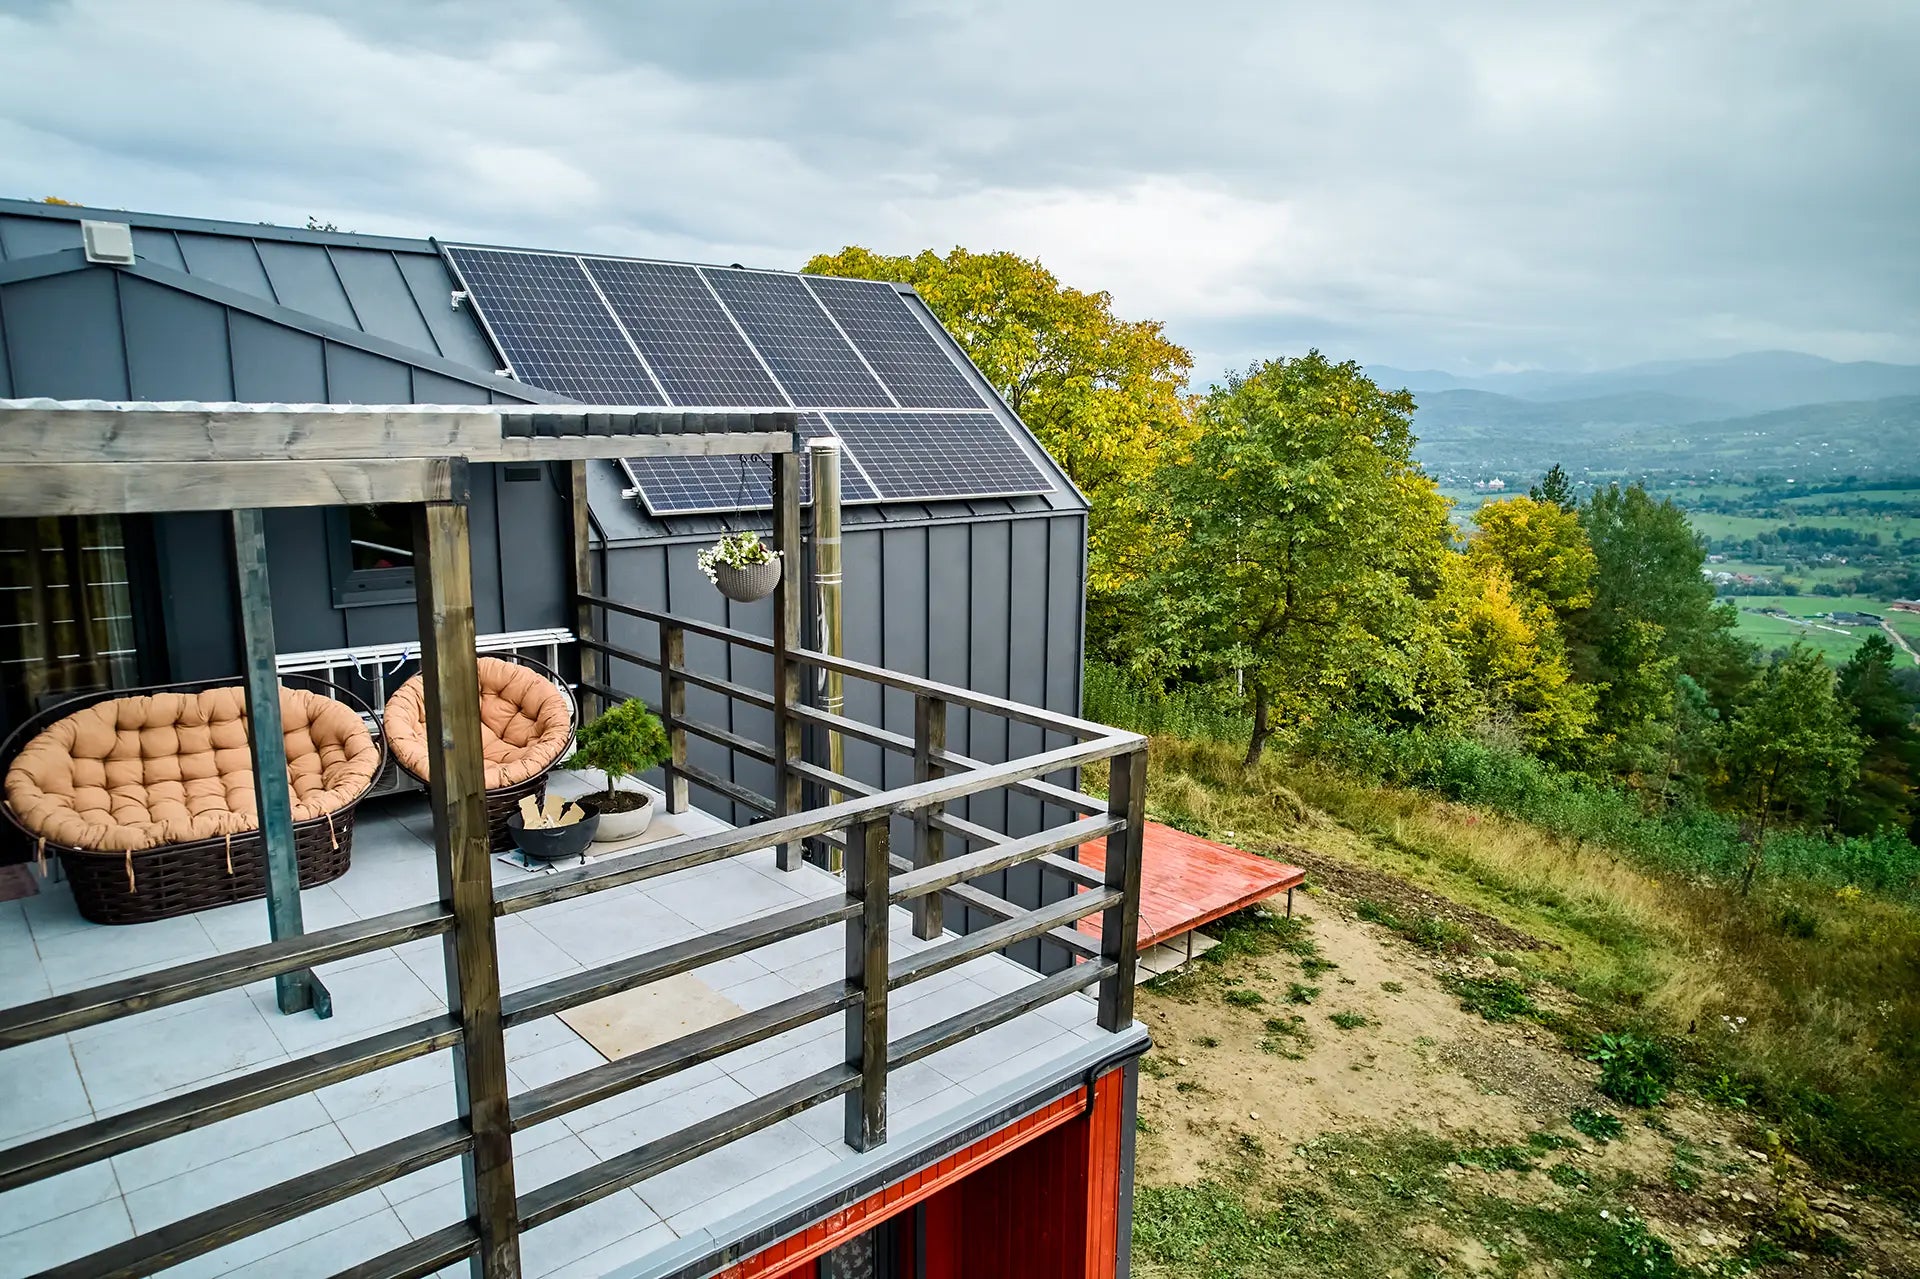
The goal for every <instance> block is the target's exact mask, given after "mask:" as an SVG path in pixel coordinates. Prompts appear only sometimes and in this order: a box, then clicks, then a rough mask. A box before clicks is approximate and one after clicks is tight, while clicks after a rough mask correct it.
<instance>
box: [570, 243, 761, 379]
mask: <svg viewBox="0 0 1920 1279" xmlns="http://www.w3.org/2000/svg"><path fill="white" fill-rule="evenodd" d="M583 261H584V262H585V263H586V267H587V270H588V272H589V273H590V274H591V275H592V276H593V279H594V282H595V283H596V284H598V285H599V286H600V291H601V292H602V293H604V294H606V297H607V303H608V304H609V305H610V306H612V308H613V313H614V314H615V315H616V316H618V317H619V319H620V324H621V326H622V327H623V328H625V329H626V331H627V332H628V333H629V334H630V335H632V337H633V342H634V345H635V346H637V347H639V348H640V353H641V354H642V355H644V356H646V357H647V365H648V367H649V368H651V369H652V370H653V373H654V376H655V377H657V378H659V379H660V385H661V386H663V387H664V388H666V392H667V398H668V400H669V402H671V403H674V404H695V405H701V406H718V405H723V404H729V405H760V406H765V405H769V404H786V403H787V402H788V401H787V397H786V396H784V395H782V394H781V393H780V388H779V387H778V386H777V385H775V384H774V381H773V379H772V378H770V377H768V376H767V371H766V369H765V368H763V367H762V366H761V364H760V361H759V360H757V359H755V358H754V354H753V348H751V347H749V346H748V345H747V342H746V339H745V338H743V337H741V336H740V331H739V330H738V329H736V328H734V326H733V321H732V320H731V319H729V318H728V317H727V313H726V311H725V310H724V309H723V308H722V307H721V305H720V302H719V300H718V299H717V298H715V297H714V295H713V291H712V290H711V289H709V288H708V287H707V285H706V281H705V280H703V279H701V278H700V273H699V272H698V271H696V270H695V269H694V268H692V267H690V266H672V265H669V264H667V263H665V262H634V261H630V260H627V259H624V258H585V259H583Z"/></svg>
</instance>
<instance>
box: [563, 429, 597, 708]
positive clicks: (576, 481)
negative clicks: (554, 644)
mask: <svg viewBox="0 0 1920 1279" xmlns="http://www.w3.org/2000/svg"><path fill="white" fill-rule="evenodd" d="M567 515H568V517H569V520H568V523H569V527H570V528H571V530H572V535H571V538H570V541H571V543H572V548H573V560H572V568H571V572H570V574H569V579H568V582H567V585H568V588H569V589H570V590H571V591H572V593H573V603H574V612H573V633H574V634H575V635H576V636H578V637H579V638H580V639H602V640H603V639H605V638H606V637H605V636H604V635H600V634H598V633H597V632H596V630H595V628H594V624H593V622H594V617H593V605H591V604H588V603H587V602H586V601H585V600H583V599H581V598H580V597H581V596H583V595H591V594H594V593H595V592H594V589H593V521H592V512H591V511H590V510H589V508H588V506H587V464H586V463H585V462H584V461H580V460H578V459H576V460H574V461H572V462H569V463H567ZM577 651H578V653H579V655H580V679H581V680H582V681H583V682H585V681H592V682H593V683H596V684H604V683H606V680H604V679H602V678H601V677H600V676H601V667H602V665H603V659H602V658H601V656H600V654H598V653H596V652H594V651H593V650H592V649H590V648H588V647H586V646H585V645H584V644H582V645H580V646H579V647H578V649H577ZM600 701H601V698H600V695H599V694H598V693H591V692H588V691H587V690H586V689H584V688H583V689H581V690H580V719H581V721H582V722H583V723H584V722H585V721H586V720H589V719H591V718H593V716H595V715H597V714H598V713H599V712H600V711H602V710H604V709H606V708H605V707H603V706H602V705H601V704H600Z"/></svg>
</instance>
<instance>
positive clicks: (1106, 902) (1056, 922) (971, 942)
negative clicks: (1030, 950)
mask: <svg viewBox="0 0 1920 1279" xmlns="http://www.w3.org/2000/svg"><path fill="white" fill-rule="evenodd" d="M1120 898H1121V893H1120V890H1119V889H1117V888H1103V889H1100V890H1098V891H1096V892H1091V893H1075V894H1073V895H1072V896H1071V897H1063V898H1061V899H1060V900H1059V901H1057V902H1054V903H1053V904H1052V905H1049V906H1042V907H1040V908H1038V909H1036V910H1030V911H1026V912H1024V913H1023V914H1019V915H1015V916H1013V917H1012V918H1011V919H1004V920H1001V921H1000V922H999V923H997V924H990V925H988V926H987V927H985V928H979V929H975V930H974V931H973V932H970V933H967V934H965V935H963V936H960V937H955V938H953V939H952V940H951V941H943V942H940V943H939V944H938V945H934V946H929V947H928V948H927V949H925V950H923V951H921V952H919V953H918V954H915V955H910V956H908V957H907V958H905V959H903V960H901V961H899V962H897V963H895V964H894V965H893V966H892V968H891V969H890V970H889V972H888V973H887V986H888V987H889V988H890V989H894V990H897V989H899V988H900V987H902V986H906V985H910V984H911V983H913V982H916V981H919V980H920V979H921V978H923V977H931V976H933V975H934V974H935V973H939V972H945V971H946V970H947V969H949V968H953V967H956V966H958V965H960V964H964V963H967V962H968V961H969V960H974V959H978V958H980V957H981V956H982V955H991V954H993V953H994V952H995V951H1000V950H1005V949H1006V948H1007V947H1008V946H1011V945H1013V944H1014V943H1015V942H1023V941H1025V940H1027V939H1028V938H1029V937H1038V936H1039V935H1040V934H1041V933H1045V932H1051V931H1052V930H1054V929H1056V928H1060V927H1063V926H1065V925H1067V924H1071V923H1073V922H1075V921H1076V920H1080V919H1085V918H1086V917H1087V916H1088V915H1091V914H1093V913H1094V912H1095V911H1101V910H1105V909H1106V908H1107V907H1109V906H1111V905H1113V904H1114V903H1115V902H1117V901H1119V900H1120Z"/></svg>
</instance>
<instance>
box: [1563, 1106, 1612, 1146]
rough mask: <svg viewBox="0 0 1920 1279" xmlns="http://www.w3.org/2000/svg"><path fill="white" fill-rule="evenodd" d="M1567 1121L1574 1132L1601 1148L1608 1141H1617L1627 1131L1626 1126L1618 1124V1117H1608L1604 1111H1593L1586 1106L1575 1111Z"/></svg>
mask: <svg viewBox="0 0 1920 1279" xmlns="http://www.w3.org/2000/svg"><path fill="white" fill-rule="evenodd" d="M1567 1120H1568V1122H1569V1123H1571V1124H1572V1125H1573V1130H1574V1131H1575V1132H1577V1133H1579V1134H1580V1135H1581V1136H1582V1137H1586V1138H1588V1139H1589V1140H1592V1141H1597V1142H1599V1143H1600V1144H1601V1145H1603V1146H1604V1145H1606V1144H1607V1143H1608V1142H1610V1141H1617V1140H1619V1137H1620V1134H1621V1133H1623V1132H1625V1131H1626V1130H1627V1126H1626V1125H1625V1124H1623V1123H1621V1122H1620V1116H1618V1115H1609V1114H1608V1113H1607V1112H1606V1111H1604V1110H1593V1109H1590V1108H1589V1107H1586V1106H1581V1107H1579V1108H1578V1109H1576V1110H1575V1111H1574V1112H1573V1113H1572V1114H1571V1115H1569V1116H1568V1117H1567Z"/></svg>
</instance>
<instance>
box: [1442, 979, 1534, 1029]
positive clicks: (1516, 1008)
mask: <svg viewBox="0 0 1920 1279" xmlns="http://www.w3.org/2000/svg"><path fill="white" fill-rule="evenodd" d="M1447 988H1448V989H1449V990H1451V991H1452V992H1453V994H1454V997H1455V998H1456V999H1458V1000H1459V1001H1460V1007H1462V1008H1464V1009H1465V1010H1466V1011H1468V1012H1470V1013H1479V1014H1480V1015H1481V1016H1482V1017H1484V1018H1486V1019H1487V1020H1488V1021H1512V1020H1513V1019H1514V1018H1516V1017H1526V1016H1529V1015H1531V1014H1532V1013H1533V1011H1534V1009H1533V1000H1532V999H1531V998H1529V997H1528V995H1527V987H1526V985H1525V984H1524V983H1522V982H1518V981H1515V980H1514V979H1513V978H1511V977H1455V978H1453V979H1451V980H1449V981H1448V982H1447Z"/></svg>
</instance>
